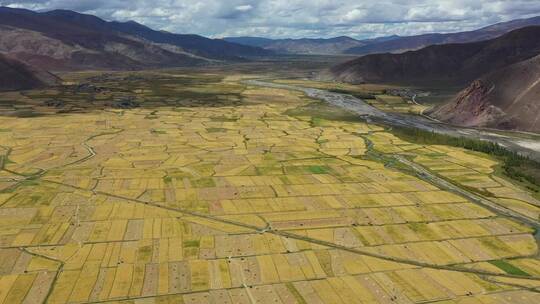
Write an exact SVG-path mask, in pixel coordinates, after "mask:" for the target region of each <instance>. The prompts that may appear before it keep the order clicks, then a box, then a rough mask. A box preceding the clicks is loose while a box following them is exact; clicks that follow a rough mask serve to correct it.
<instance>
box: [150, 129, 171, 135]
mask: <svg viewBox="0 0 540 304" xmlns="http://www.w3.org/2000/svg"><path fill="white" fill-rule="evenodd" d="M150 133H152V134H167V131H163V130H155V129H152V130H151V131H150Z"/></svg>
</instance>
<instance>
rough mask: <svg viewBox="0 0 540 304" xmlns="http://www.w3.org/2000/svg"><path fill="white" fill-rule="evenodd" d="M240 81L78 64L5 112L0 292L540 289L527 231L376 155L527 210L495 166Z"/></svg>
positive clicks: (129, 295)
mask: <svg viewBox="0 0 540 304" xmlns="http://www.w3.org/2000/svg"><path fill="white" fill-rule="evenodd" d="M247 77H249V76H246V75H240V74H239V75H229V76H223V75H221V74H219V73H209V72H206V73H203V72H198V73H195V72H191V73H187V72H185V73H184V72H180V71H178V72H174V71H168V72H146V73H142V72H141V73H137V74H133V75H131V76H129V75H124V74H121V73H115V74H105V75H95V74H74V75H68V76H67V78H68V79H70V80H71V81H73V83H78V84H77V85H74V86H69V87H67V88H66V87H62V88H58V89H55V90H54V91H32V92H26V93H25V94H24V96H23V97H21V100H19V103H17V104H16V105H15V106H10V107H8V108H6V109H4V111H5V113H4V116H0V125H1V128H2V132H1V133H0V134H1V136H0V165H1V166H0V168H1V169H2V171H1V174H0V261H1V262H0V303H6V304H7V303H9V304H11V303H42V302H47V303H136V304H139V303H141V304H142V303H145V304H146V303H231V304H232V303H300V304H301V303H426V302H430V303H437V302H441V303H537V302H540V295H539V293H538V290H537V289H535V288H537V287H538V285H539V284H540V262H539V260H538V259H537V258H536V257H537V253H538V247H537V243H536V241H535V238H534V236H533V233H534V230H533V229H532V228H531V227H529V226H526V225H525V224H522V223H520V222H518V221H516V220H513V219H509V218H506V217H504V216H500V215H499V214H497V213H495V212H493V211H491V210H488V209H486V208H483V207H481V206H479V205H478V204H476V203H475V202H472V201H469V200H467V199H466V198H464V197H462V196H459V195H457V194H454V193H451V192H448V191H444V190H442V189H440V188H438V187H436V186H434V185H433V184H431V183H429V182H427V181H425V180H423V179H422V178H420V177H418V176H416V175H414V174H410V172H407V170H403V169H400V168H397V167H394V166H392V165H388V163H386V162H385V161H384V155H391V154H396V153H399V154H401V155H416V156H417V157H416V158H415V159H414V160H415V161H416V162H418V163H420V164H422V165H424V166H425V167H427V168H429V169H430V170H433V171H435V172H437V173H439V174H441V175H443V176H445V177H447V178H448V179H451V180H455V181H456V182H459V183H462V184H463V185H464V186H467V187H471V188H479V189H482V191H486V192H489V193H492V194H493V195H494V196H495V197H496V198H497V200H500V202H501V204H502V203H505V204H507V206H509V208H510V206H515V207H513V208H514V209H515V210H519V211H520V212H523V213H524V214H527V215H528V216H531V218H532V217H534V216H535V214H536V213H535V212H536V209H534V208H535V204H536V202H535V201H532V200H531V197H530V195H529V194H528V193H527V192H526V191H525V190H522V189H519V188H517V187H515V186H513V185H512V184H510V183H508V182H507V181H505V180H502V179H499V178H496V177H493V176H491V175H490V174H491V173H492V169H491V167H492V166H493V165H494V163H493V162H492V161H491V160H489V159H488V158H486V157H485V156H483V155H479V154H478V155H476V154H475V155H473V154H469V153H465V152H463V151H461V150H459V149H453V148H446V147H438V146H437V147H424V146H419V145H414V144H411V143H408V142H405V141H402V140H399V139H398V138H397V137H395V136H393V135H392V134H391V133H389V132H387V131H385V129H384V128H382V127H381V126H375V125H370V124H366V123H364V122H362V121H359V120H355V119H352V118H351V116H350V113H339V111H336V110H331V111H330V112H328V111H327V110H328V109H326V108H324V106H321V105H317V103H316V102H315V101H313V100H309V99H307V98H306V97H305V96H303V95H302V94H301V93H299V92H294V91H287V90H281V89H269V88H259V87H252V86H247V85H246V84H244V83H243V82H242V80H243V79H245V78H247ZM83 84H84V85H83ZM5 98H7V97H5ZM51 99H54V100H56V101H57V103H56V104H55V105H58V106H54V107H51V106H47V104H50V103H48V102H47V101H49V100H51ZM21 108H24V109H25V112H24V113H26V114H25V115H24V116H31V117H21V110H20V109H21ZM332 111H333V112H332ZM30 114H31V115H30ZM51 114H54V115H51ZM344 118H346V119H344ZM374 155H375V156H374ZM377 155H379V156H377ZM376 156H377V157H376ZM522 204H526V206H527V207H524V206H525V205H522ZM522 210H523V211H522Z"/></svg>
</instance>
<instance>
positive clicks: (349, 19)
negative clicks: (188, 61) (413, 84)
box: [0, 0, 540, 38]
mask: <svg viewBox="0 0 540 304" xmlns="http://www.w3.org/2000/svg"><path fill="white" fill-rule="evenodd" d="M0 5H10V6H16V7H25V8H30V9H38V10H42V9H57V8H64V9H72V10H76V11H79V12H83V13H90V14H95V15H97V16H100V17H102V18H104V19H107V20H112V19H115V20H120V21H127V20H135V21H138V22H141V23H143V24H145V25H148V26H150V27H153V28H156V29H164V30H168V31H171V32H178V33H197V34H202V35H206V36H212V37H222V36H235V35H252V36H266V37H292V38H299V37H332V36H338V35H348V36H352V37H357V38H366V37H374V36H385V35H392V34H398V35H412V34H422V33H426V32H435V31H436V32H453V31H461V30H471V29H475V28H479V27H482V26H486V25H488V24H492V23H496V22H501V21H507V20H511V19H516V18H522V17H530V16H533V15H540V1H538V0H377V1H369V2H368V1H358V0H310V1H309V2H308V1H305V0H227V1H224V0H130V1H125V0H0Z"/></svg>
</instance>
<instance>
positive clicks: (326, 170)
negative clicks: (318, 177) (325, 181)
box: [308, 166, 330, 174]
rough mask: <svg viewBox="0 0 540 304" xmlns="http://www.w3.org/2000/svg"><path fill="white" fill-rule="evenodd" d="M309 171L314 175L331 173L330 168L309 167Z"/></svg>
mask: <svg viewBox="0 0 540 304" xmlns="http://www.w3.org/2000/svg"><path fill="white" fill-rule="evenodd" d="M308 170H309V172H311V173H313V174H327V173H329V172H330V168H328V167H326V166H309V167H308Z"/></svg>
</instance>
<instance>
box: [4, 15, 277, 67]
mask: <svg viewBox="0 0 540 304" xmlns="http://www.w3.org/2000/svg"><path fill="white" fill-rule="evenodd" d="M0 53H3V54H8V55H9V56H10V57H11V58H13V59H17V60H20V61H22V62H25V63H28V64H30V65H32V66H36V67H40V68H44V69H49V70H71V69H96V68H98V69H99V68H103V69H141V68H153V67H171V66H172V67H174V66H191V65H197V64H207V63H209V62H213V61H216V60H218V61H219V60H243V59H245V58H247V57H253V56H267V55H270V54H271V51H268V50H264V49H262V48H257V47H251V46H245V45H240V44H235V43H230V42H227V41H224V40H220V39H209V38H205V37H202V36H198V35H182V34H173V33H168V32H163V31H155V30H152V29H150V28H148V27H146V26H144V25H141V24H138V23H136V22H133V21H130V22H107V21H105V20H102V19H100V18H98V17H95V16H92V15H86V14H80V13H77V12H73V11H67V10H54V11H50V12H43V13H38V12H33V11H30V10H24V9H13V8H7V7H1V8H0Z"/></svg>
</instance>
